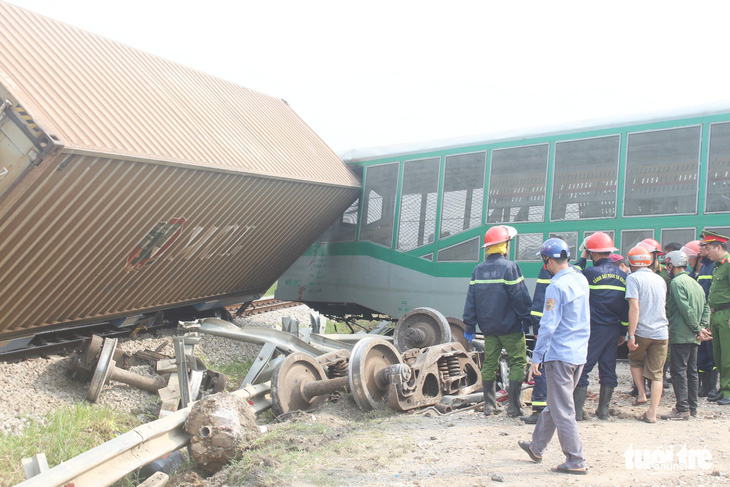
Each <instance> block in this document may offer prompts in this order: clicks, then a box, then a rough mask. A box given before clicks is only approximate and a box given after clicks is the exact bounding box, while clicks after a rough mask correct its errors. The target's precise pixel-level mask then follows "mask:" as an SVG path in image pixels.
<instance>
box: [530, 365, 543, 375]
mask: <svg viewBox="0 0 730 487" xmlns="http://www.w3.org/2000/svg"><path fill="white" fill-rule="evenodd" d="M530 374H532V375H533V376H537V375H542V373H541V372H540V364H536V363H534V362H533V363H532V365H530Z"/></svg>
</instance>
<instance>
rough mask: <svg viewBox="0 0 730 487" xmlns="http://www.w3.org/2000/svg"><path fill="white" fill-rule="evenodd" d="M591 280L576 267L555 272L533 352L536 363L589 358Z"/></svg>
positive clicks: (533, 359) (547, 291) (546, 292)
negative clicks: (589, 284) (589, 281)
mask: <svg viewBox="0 0 730 487" xmlns="http://www.w3.org/2000/svg"><path fill="white" fill-rule="evenodd" d="M589 294H590V291H589V289H588V281H587V280H586V278H585V277H584V276H583V274H581V273H580V272H577V271H576V270H575V269H571V268H568V269H563V270H562V271H560V272H558V273H557V274H555V276H553V278H552V279H551V280H550V285H549V286H548V287H547V289H546V290H545V308H544V309H543V314H542V319H541V320H540V334H539V335H538V337H537V343H535V350H534V351H533V352H532V362H533V363H538V364H539V363H543V362H549V361H552V360H560V361H561V362H567V363H570V364H573V365H581V364H584V363H585V362H586V356H587V355H588V338H590V335H591V324H590V323H591V312H590V304H589Z"/></svg>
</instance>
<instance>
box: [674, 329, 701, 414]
mask: <svg viewBox="0 0 730 487" xmlns="http://www.w3.org/2000/svg"><path fill="white" fill-rule="evenodd" d="M697 348H698V346H697V345H696V344H694V343H674V344H671V345H669V350H670V354H669V360H670V370H671V372H672V385H673V386H674V395H675V396H677V411H679V412H680V413H685V412H687V411H690V410H692V411H696V410H697V389H698V387H699V382H700V381H699V376H698V375H697Z"/></svg>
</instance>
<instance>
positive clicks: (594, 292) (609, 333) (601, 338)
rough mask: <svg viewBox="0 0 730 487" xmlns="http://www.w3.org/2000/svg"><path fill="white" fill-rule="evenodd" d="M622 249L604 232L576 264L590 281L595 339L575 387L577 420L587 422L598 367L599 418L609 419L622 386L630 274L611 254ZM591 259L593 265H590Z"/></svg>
mask: <svg viewBox="0 0 730 487" xmlns="http://www.w3.org/2000/svg"><path fill="white" fill-rule="evenodd" d="M616 250H618V249H617V248H616V247H614V246H613V239H612V238H611V236H610V235H608V234H606V233H603V232H596V233H594V234H592V235H591V236H590V237H588V238H587V239H586V241H585V250H584V251H583V253H582V254H581V258H580V260H578V263H577V264H576V265H577V266H578V267H581V268H582V269H583V275H584V276H585V277H586V279H588V287H589V288H590V305H591V338H590V341H589V342H588V357H587V359H586V363H585V366H584V367H583V373H582V374H581V376H580V380H579V381H578V387H576V388H575V392H574V401H575V419H576V420H577V421H582V420H583V404H584V403H585V400H586V395H587V393H588V375H589V374H590V373H591V371H592V370H593V367H595V366H596V364H598V377H599V382H600V384H601V388H600V394H599V397H598V409H596V416H597V417H598V419H603V420H606V419H608V406H609V404H610V403H611V396H612V395H613V390H614V389H615V388H616V386H617V385H618V378H617V377H616V358H617V356H618V347H619V346H621V345H622V344H623V343H624V341H625V336H626V326H627V325H628V303H627V302H626V299H625V296H626V273H624V272H623V271H622V270H620V269H618V268H617V267H616V266H615V265H614V263H613V260H611V259H610V255H611V252H613V251H616ZM588 257H590V258H591V260H592V261H593V266H591V267H588V266H586V260H587V258H588Z"/></svg>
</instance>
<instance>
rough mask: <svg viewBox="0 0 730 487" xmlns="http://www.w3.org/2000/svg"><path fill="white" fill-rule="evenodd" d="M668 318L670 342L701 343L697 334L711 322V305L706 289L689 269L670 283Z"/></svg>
mask: <svg viewBox="0 0 730 487" xmlns="http://www.w3.org/2000/svg"><path fill="white" fill-rule="evenodd" d="M667 318H668V319H669V343H670V344H672V345H674V344H680V343H694V344H695V345H699V344H700V340H698V339H697V334H698V333H699V332H700V330H701V329H702V328H707V326H708V325H709V324H710V307H709V306H708V305H707V301H706V300H705V291H704V289H702V286H700V285H699V284H697V281H695V280H694V279H692V278H691V277H689V273H688V272H687V271H682V272H680V273H679V274H677V275H676V276H674V279H672V280H671V282H670V283H669V295H668V296H667Z"/></svg>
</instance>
